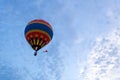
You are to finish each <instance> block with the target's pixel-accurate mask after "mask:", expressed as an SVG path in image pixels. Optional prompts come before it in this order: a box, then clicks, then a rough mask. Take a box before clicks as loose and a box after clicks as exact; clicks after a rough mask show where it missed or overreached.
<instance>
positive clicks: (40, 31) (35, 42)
mask: <svg viewBox="0 0 120 80" xmlns="http://www.w3.org/2000/svg"><path fill="white" fill-rule="evenodd" d="M24 33H25V38H26V40H27V42H28V43H29V44H30V46H31V47H32V48H33V50H35V53H34V56H36V55H37V51H38V50H40V49H41V48H43V47H44V46H45V45H47V44H48V43H49V42H50V41H51V40H52V37H53V29H52V26H51V25H50V24H49V23H48V22H46V21H44V20H39V19H35V20H32V21H30V22H29V23H28V24H27V26H26V27H25V32H24Z"/></svg>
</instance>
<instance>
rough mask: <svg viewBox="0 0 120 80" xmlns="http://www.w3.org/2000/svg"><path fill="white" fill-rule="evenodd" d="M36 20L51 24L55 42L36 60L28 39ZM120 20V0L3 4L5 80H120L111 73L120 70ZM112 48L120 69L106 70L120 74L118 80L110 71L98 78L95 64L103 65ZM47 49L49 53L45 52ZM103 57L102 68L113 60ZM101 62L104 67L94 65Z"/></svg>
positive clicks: (0, 0) (0, 30) (0, 68)
mask: <svg viewBox="0 0 120 80" xmlns="http://www.w3.org/2000/svg"><path fill="white" fill-rule="evenodd" d="M33 19H43V20H46V21H48V22H49V23H50V24H51V25H52V26H53V29H54V36H53V39H52V41H51V42H50V44H48V45H47V46H45V47H44V48H42V49H41V50H40V51H39V52H38V56H37V57H34V56H33V53H34V51H33V50H32V48H31V47H30V46H29V44H28V43H27V42H26V40H25V37H24V29H25V27H26V25H27V23H28V22H29V21H31V20H33ZM119 21H120V1H119V0H31V1H30V0H0V24H1V26H0V36H1V37H0V40H1V41H0V45H1V46H0V79H1V80H48V79H49V80H119V79H120V78H119V77H118V76H117V74H115V73H120V72H110V70H118V71H119V69H120V68H119V67H120V66H118V64H119V62H120V59H119V58H120V54H119V50H120V49H119V43H120V42H119V40H120V36H118V35H116V33H117V34H119V30H118V31H117V29H119V28H120V23H119ZM114 31H115V32H114ZM108 35H110V36H111V35H113V36H112V37H110V36H108ZM106 37H107V38H106ZM114 39H115V40H114ZM104 40H107V41H108V42H104ZM102 42H103V43H102ZM115 42H116V43H115ZM110 44H112V45H115V44H116V45H115V46H113V47H116V48H118V49H117V52H114V50H115V49H114V48H111V47H110V50H111V52H112V51H113V52H112V53H116V54H117V55H112V56H113V57H115V56H116V57H115V58H116V59H117V60H115V61H114V62H113V63H114V65H115V66H118V67H115V68H110V69H109V68H108V69H109V70H108V69H107V70H106V71H108V73H111V74H113V73H114V74H115V75H114V77H113V78H109V77H110V75H111V74H108V73H105V72H104V73H105V75H107V76H108V77H103V76H98V75H96V73H98V74H99V73H100V72H99V71H98V68H97V69H96V65H102V63H99V62H101V60H102V59H103V57H101V56H100V55H104V54H102V53H106V52H105V51H107V53H108V54H109V52H110V51H109V47H107V48H105V49H104V47H106V46H110ZM117 44H118V45H117ZM46 49H47V50H48V51H49V52H48V53H47V54H45V53H43V50H46ZM99 49H100V50H101V51H102V52H99ZM97 54H98V55H97ZM110 54H111V53H110ZM95 55H97V56H95ZM104 57H105V61H106V62H104V61H103V63H110V62H107V61H108V60H110V61H111V59H113V58H111V57H108V56H107V55H106V56H104ZM100 58H101V59H100ZM96 60H97V63H99V64H94V63H92V62H96ZM88 65H89V66H88ZM102 66H103V65H102ZM110 66H111V65H110ZM107 67H109V66H106V67H105V68H107ZM99 69H101V70H102V67H99ZM91 70H92V71H93V77H91V75H90V74H92V73H91ZM100 75H102V74H100ZM102 77H103V78H102ZM116 77H117V78H116Z"/></svg>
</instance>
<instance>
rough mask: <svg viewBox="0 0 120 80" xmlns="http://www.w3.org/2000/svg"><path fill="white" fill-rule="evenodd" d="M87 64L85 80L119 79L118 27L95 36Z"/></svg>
mask: <svg viewBox="0 0 120 80" xmlns="http://www.w3.org/2000/svg"><path fill="white" fill-rule="evenodd" d="M87 64H88V66H87V70H86V80H119V79H120V65H119V64H120V29H116V30H114V31H113V32H112V33H110V34H108V35H106V36H105V37H103V38H102V37H99V38H97V40H96V43H95V45H94V46H93V48H92V50H91V52H90V54H89V56H88V61H87Z"/></svg>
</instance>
